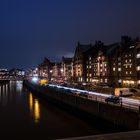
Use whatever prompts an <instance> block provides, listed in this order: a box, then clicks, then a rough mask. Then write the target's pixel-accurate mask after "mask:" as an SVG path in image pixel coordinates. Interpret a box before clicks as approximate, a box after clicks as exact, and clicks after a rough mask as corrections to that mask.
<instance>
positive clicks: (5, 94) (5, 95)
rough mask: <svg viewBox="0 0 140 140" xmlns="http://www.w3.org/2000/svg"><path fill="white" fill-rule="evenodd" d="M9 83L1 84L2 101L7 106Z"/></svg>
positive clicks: (0, 99)
mask: <svg viewBox="0 0 140 140" xmlns="http://www.w3.org/2000/svg"><path fill="white" fill-rule="evenodd" d="M8 91H9V85H8V84H4V85H0V103H1V104H2V105H3V106H5V105H6V104H7V103H8Z"/></svg>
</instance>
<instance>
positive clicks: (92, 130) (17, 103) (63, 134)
mask: <svg viewBox="0 0 140 140" xmlns="http://www.w3.org/2000/svg"><path fill="white" fill-rule="evenodd" d="M115 131H118V129H115V128H112V127H110V126H108V125H104V124H103V125H102V123H101V122H97V121H95V123H94V119H93V122H92V123H89V122H87V121H85V120H83V119H80V118H78V117H77V116H75V115H73V114H70V113H68V112H67V111H64V110H63V109H61V108H58V107H57V106H56V105H53V104H50V103H48V102H47V101H45V100H43V99H38V98H37V97H35V96H34V95H33V93H31V92H30V91H28V90H27V89H26V88H23V84H22V82H21V81H10V82H9V83H6V84H0V138H2V137H4V138H5V139H6V138H10V139H19V140H21V139H33V140H34V139H39V140H42V139H46V140H49V139H60V138H69V137H78V136H87V135H95V134H103V133H109V132H115Z"/></svg>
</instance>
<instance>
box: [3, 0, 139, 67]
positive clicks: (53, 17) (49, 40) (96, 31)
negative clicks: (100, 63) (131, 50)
mask: <svg viewBox="0 0 140 140" xmlns="http://www.w3.org/2000/svg"><path fill="white" fill-rule="evenodd" d="M139 5H140V1H139V0H133V1H132V0H127V1H122V0H114V1H112V0H59V1H58V0H34V1H31V0H24V1H22V0H20V1H19V0H14V1H11V0H1V1H0V18H1V22H0V47H1V51H0V68H8V69H11V68H14V67H15V68H23V69H28V68H32V67H34V66H36V65H37V64H38V63H40V62H41V61H42V59H43V58H44V57H45V56H46V57H48V58H49V59H50V60H52V61H58V60H60V59H61V58H62V56H63V55H64V56H72V55H73V54H74V50H75V47H76V45H77V42H78V41H80V42H81V43H82V44H89V43H92V44H94V43H95V41H96V40H101V41H103V42H104V43H105V44H111V43H114V42H118V41H120V40H121V36H122V35H128V36H131V37H132V38H133V37H136V36H139V37H140V26H139V25H140V18H139V13H140V8H139Z"/></svg>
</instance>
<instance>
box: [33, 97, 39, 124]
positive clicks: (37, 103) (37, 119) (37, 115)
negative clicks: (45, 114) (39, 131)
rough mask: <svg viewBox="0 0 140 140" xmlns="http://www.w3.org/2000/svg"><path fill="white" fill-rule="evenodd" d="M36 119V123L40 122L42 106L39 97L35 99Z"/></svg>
mask: <svg viewBox="0 0 140 140" xmlns="http://www.w3.org/2000/svg"><path fill="white" fill-rule="evenodd" d="M34 119H35V122H36V123H37V122H39V119H40V107H39V102H38V100H37V99H35V104H34Z"/></svg>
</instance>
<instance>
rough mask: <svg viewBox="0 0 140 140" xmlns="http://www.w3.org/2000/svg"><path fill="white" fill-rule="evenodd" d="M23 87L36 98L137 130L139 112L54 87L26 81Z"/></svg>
mask: <svg viewBox="0 0 140 140" xmlns="http://www.w3.org/2000/svg"><path fill="white" fill-rule="evenodd" d="M24 85H25V86H26V87H27V88H28V89H30V90H31V91H33V92H34V93H36V94H37V95H38V96H44V97H46V98H48V99H50V101H54V102H56V103H58V104H63V105H65V106H69V107H71V108H75V109H78V110H81V111H83V112H86V113H88V114H91V115H93V116H96V117H99V118H101V119H104V120H106V121H108V122H110V123H112V124H114V125H116V126H120V127H124V128H127V129H130V130H136V129H139V112H136V111H133V110H130V109H127V108H122V107H121V106H114V105H112V104H107V103H103V102H99V101H95V100H89V99H87V98H84V97H80V96H76V95H74V94H72V93H69V91H65V92H64V91H62V90H60V89H57V88H54V87H48V86H47V87H43V86H39V85H35V84H32V83H30V82H28V81H24Z"/></svg>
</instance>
